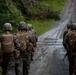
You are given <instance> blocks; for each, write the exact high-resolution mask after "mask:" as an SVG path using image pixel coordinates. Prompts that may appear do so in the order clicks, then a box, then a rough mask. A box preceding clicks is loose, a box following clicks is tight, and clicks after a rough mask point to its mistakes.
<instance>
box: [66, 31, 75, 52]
mask: <svg viewBox="0 0 76 75" xmlns="http://www.w3.org/2000/svg"><path fill="white" fill-rule="evenodd" d="M65 41H66V44H67V50H70V52H75V50H76V31H75V30H70V31H68V33H67V34H66V36H65Z"/></svg>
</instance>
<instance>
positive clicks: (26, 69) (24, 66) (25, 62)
mask: <svg viewBox="0 0 76 75" xmlns="http://www.w3.org/2000/svg"><path fill="white" fill-rule="evenodd" d="M23 75H28V64H27V61H26V60H23Z"/></svg>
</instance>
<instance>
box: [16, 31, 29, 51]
mask: <svg viewBox="0 0 76 75" xmlns="http://www.w3.org/2000/svg"><path fill="white" fill-rule="evenodd" d="M16 38H17V39H18V42H19V44H20V47H19V50H20V51H24V50H25V49H26V48H27V43H28V37H27V33H25V32H20V31H19V32H18V33H17V34H16Z"/></svg>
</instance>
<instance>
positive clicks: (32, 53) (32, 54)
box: [31, 51, 34, 61]
mask: <svg viewBox="0 0 76 75" xmlns="http://www.w3.org/2000/svg"><path fill="white" fill-rule="evenodd" d="M33 56H34V52H33V51H31V61H33Z"/></svg>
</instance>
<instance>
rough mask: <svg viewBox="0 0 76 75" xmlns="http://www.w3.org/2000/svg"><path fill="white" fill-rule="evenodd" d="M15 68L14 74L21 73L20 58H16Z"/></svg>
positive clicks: (21, 61)
mask: <svg viewBox="0 0 76 75" xmlns="http://www.w3.org/2000/svg"><path fill="white" fill-rule="evenodd" d="M15 70H16V75H23V60H22V58H17V59H16V65H15Z"/></svg>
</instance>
